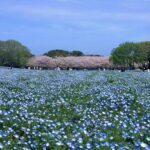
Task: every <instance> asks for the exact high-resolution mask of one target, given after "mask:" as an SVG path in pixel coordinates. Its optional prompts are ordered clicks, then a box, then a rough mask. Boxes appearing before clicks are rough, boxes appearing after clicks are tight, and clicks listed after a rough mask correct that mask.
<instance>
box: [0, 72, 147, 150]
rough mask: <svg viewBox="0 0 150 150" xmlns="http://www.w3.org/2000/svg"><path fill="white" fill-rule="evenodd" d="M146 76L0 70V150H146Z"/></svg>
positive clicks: (128, 73)
mask: <svg viewBox="0 0 150 150" xmlns="http://www.w3.org/2000/svg"><path fill="white" fill-rule="evenodd" d="M149 131H150V73H148V72H134V71H126V72H118V71H38V70H37V71H36V70H24V69H22V70H21V69H12V70H9V69H0V149H4V150H5V149H6V150H8V149H16V150H18V149H24V150H27V149H39V150H40V149H43V150H44V149H45V150H46V149H50V150H51V149H52V150H53V149H58V150H61V149H62V150H65V149H77V150H80V149H81V150H82V149H94V150H101V149H102V150H107V149H108V150H109V149H110V150H116V149H119V150H128V149H145V150H148V149H150V132H149Z"/></svg>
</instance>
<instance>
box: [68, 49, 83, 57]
mask: <svg viewBox="0 0 150 150" xmlns="http://www.w3.org/2000/svg"><path fill="white" fill-rule="evenodd" d="M71 55H72V56H83V55H84V54H83V53H82V52H81V51H76V50H74V51H72V52H71Z"/></svg>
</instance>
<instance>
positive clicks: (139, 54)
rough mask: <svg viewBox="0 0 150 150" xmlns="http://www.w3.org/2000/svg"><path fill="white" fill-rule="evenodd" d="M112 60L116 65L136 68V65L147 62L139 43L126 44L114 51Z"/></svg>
mask: <svg viewBox="0 0 150 150" xmlns="http://www.w3.org/2000/svg"><path fill="white" fill-rule="evenodd" d="M111 60H112V62H113V63H114V64H115V65H123V66H125V67H129V68H134V64H135V63H137V64H143V63H144V62H145V61H146V55H145V53H144V52H143V51H142V50H141V49H140V45H139V43H133V42H125V43H123V44H120V45H119V46H118V47H117V48H115V49H113V50H112V53H111Z"/></svg>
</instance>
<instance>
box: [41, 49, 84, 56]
mask: <svg viewBox="0 0 150 150" xmlns="http://www.w3.org/2000/svg"><path fill="white" fill-rule="evenodd" d="M44 55H47V56H49V57H60V56H62V57H67V56H82V55H83V53H82V52H80V51H72V52H70V51H67V50H61V49H56V50H51V51H48V52H47V53H45V54H44Z"/></svg>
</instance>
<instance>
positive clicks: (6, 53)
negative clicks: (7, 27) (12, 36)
mask: <svg viewBox="0 0 150 150" xmlns="http://www.w3.org/2000/svg"><path fill="white" fill-rule="evenodd" d="M29 57H31V53H30V51H29V49H28V48H27V47H25V46H23V45H22V44H21V43H19V42H17V41H15V40H8V41H0V65H3V66H15V67H23V66H25V65H26V63H27V60H28V58H29Z"/></svg>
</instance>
